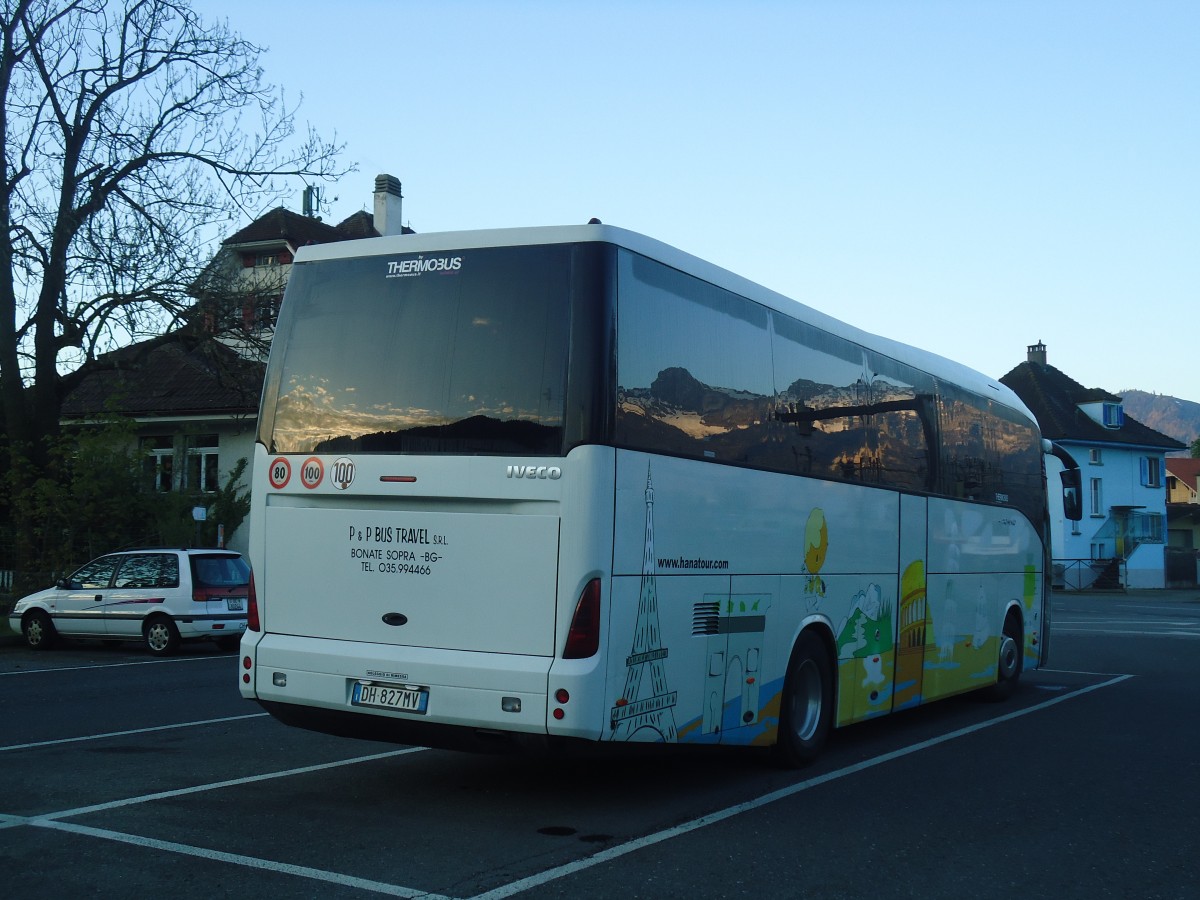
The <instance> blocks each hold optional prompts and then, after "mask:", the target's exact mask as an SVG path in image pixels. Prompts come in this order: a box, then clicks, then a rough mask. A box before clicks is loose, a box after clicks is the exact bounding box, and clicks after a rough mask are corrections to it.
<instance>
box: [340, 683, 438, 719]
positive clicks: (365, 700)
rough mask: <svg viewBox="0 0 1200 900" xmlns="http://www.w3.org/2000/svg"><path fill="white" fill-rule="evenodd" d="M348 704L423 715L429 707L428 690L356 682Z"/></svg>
mask: <svg viewBox="0 0 1200 900" xmlns="http://www.w3.org/2000/svg"><path fill="white" fill-rule="evenodd" d="M350 704H351V705H352V706H374V707H378V708H379V709H396V710H400V711H401V712H411V713H419V714H420V715H424V714H425V710H426V707H427V706H428V705H429V689H428V688H421V687H404V686H402V685H398V684H363V683H362V682H361V681H356V682H354V690H353V691H352V692H351V695H350Z"/></svg>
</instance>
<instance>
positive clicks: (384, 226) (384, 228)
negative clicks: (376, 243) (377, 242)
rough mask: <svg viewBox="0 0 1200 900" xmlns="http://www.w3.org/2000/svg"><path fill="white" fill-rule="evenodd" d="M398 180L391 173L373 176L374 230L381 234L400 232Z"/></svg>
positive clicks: (401, 198) (401, 228)
mask: <svg viewBox="0 0 1200 900" xmlns="http://www.w3.org/2000/svg"><path fill="white" fill-rule="evenodd" d="M403 199H404V198H403V197H401V196H400V181H399V179H397V178H396V177H395V176H392V175H376V176H375V230H376V231H378V232H379V233H380V234H381V235H385V234H401V233H402V231H403V228H404V226H403V224H402V223H401V218H400V202H401V200H403Z"/></svg>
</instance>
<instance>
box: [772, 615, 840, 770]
mask: <svg viewBox="0 0 1200 900" xmlns="http://www.w3.org/2000/svg"><path fill="white" fill-rule="evenodd" d="M832 724H833V666H832V664H831V660H830V654H829V648H828V647H827V646H826V644H825V642H824V641H823V640H821V638H820V636H819V635H818V634H817V633H816V632H815V631H812V630H811V629H810V630H808V631H803V632H801V634H800V637H799V639H798V640H797V641H796V646H795V647H794V648H793V649H792V658H791V660H790V662H789V663H788V668H787V675H786V676H785V677H784V680H783V696H782V697H781V699H780V707H779V732H778V734H777V735H776V739H775V757H776V759H777V761H778V762H779V763H781V764H782V765H784V766H787V767H789V768H799V767H800V766H806V765H808V764H809V763H811V762H812V761H813V760H815V759H816V758H817V757H818V756H819V755H820V753H821V749H822V748H823V747H824V746H825V741H826V739H827V738H828V737H829V730H830V728H831V727H832Z"/></svg>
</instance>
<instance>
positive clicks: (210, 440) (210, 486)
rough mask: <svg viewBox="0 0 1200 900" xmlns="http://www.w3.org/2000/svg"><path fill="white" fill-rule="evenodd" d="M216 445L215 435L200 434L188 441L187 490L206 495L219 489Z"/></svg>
mask: <svg viewBox="0 0 1200 900" xmlns="http://www.w3.org/2000/svg"><path fill="white" fill-rule="evenodd" d="M217 444H218V438H217V435H215V434H202V435H199V436H197V437H194V438H192V439H191V440H189V441H188V452H187V484H186V487H187V488H188V490H191V491H198V492H201V493H206V494H207V493H212V492H214V491H216V490H217V488H218V487H220V469H219V467H218V456H217Z"/></svg>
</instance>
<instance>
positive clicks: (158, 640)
mask: <svg viewBox="0 0 1200 900" xmlns="http://www.w3.org/2000/svg"><path fill="white" fill-rule="evenodd" d="M142 637H144V638H145V639H146V649H147V650H149V651H150V652H151V653H152V654H153V655H155V656H170V655H171V654H172V653H174V652H175V651H176V650H178V649H179V629H178V628H176V627H175V623H174V622H173V621H171V617H170V616H162V615H159V616H151V617H150V618H149V619H148V620H147V621H146V624H145V625H144V626H143V627H142Z"/></svg>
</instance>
